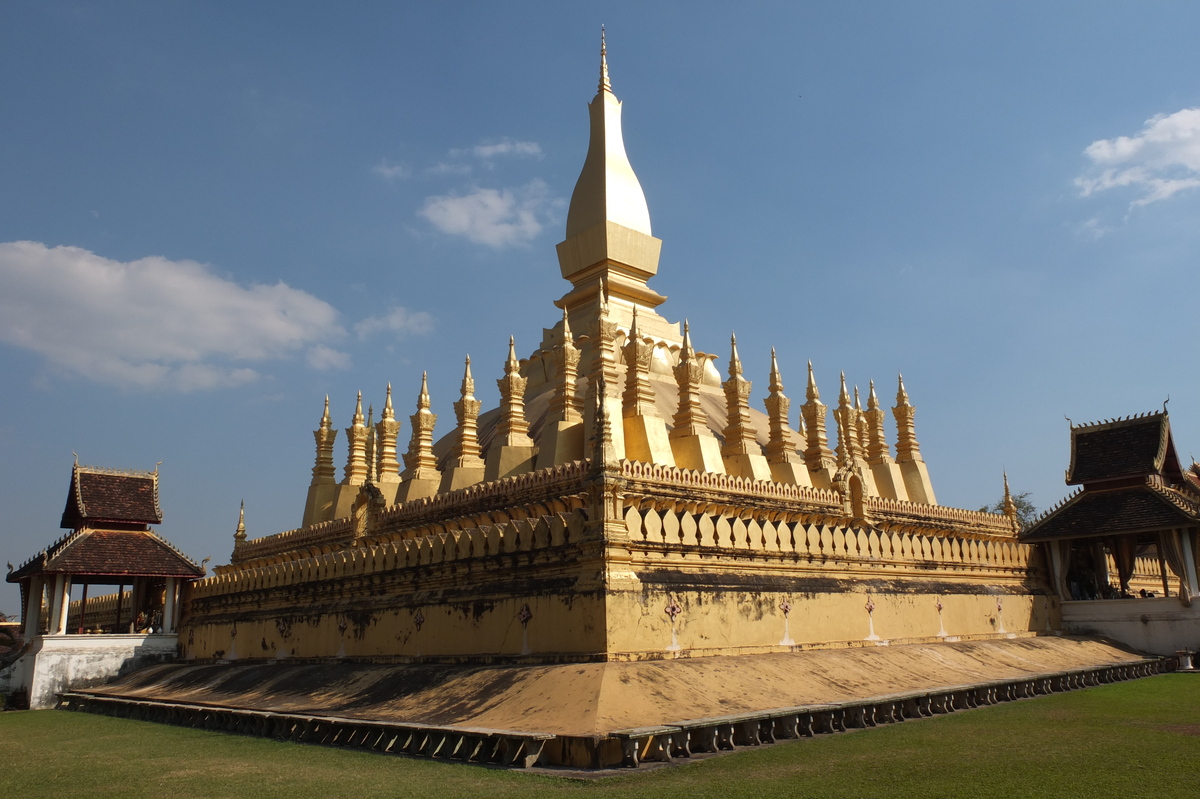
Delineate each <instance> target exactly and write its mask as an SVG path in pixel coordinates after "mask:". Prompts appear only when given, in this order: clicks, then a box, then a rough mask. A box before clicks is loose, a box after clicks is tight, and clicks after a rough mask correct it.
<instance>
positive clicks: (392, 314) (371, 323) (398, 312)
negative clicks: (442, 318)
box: [354, 305, 433, 339]
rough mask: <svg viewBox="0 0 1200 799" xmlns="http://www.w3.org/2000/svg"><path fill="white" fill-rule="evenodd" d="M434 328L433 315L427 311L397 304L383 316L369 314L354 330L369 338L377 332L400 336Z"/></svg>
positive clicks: (425, 331)
mask: <svg viewBox="0 0 1200 799" xmlns="http://www.w3.org/2000/svg"><path fill="white" fill-rule="evenodd" d="M432 329H433V317H432V316H430V315H429V314H427V313H426V312H425V311H410V310H408V309H407V308H401V307H400V306H398V305H397V306H396V307H395V308H392V310H390V311H388V312H387V313H386V314H384V315H383V316H368V317H367V318H366V319H364V320H362V321H361V322H359V323H358V324H356V325H355V326H354V332H355V333H358V337H359V338H361V339H367V338H370V337H371V336H373V335H375V334H376V333H384V332H390V333H395V334H397V335H399V336H404V335H409V334H419V333H428V332H429V331H430V330H432Z"/></svg>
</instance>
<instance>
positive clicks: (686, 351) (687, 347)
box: [679, 319, 696, 360]
mask: <svg viewBox="0 0 1200 799" xmlns="http://www.w3.org/2000/svg"><path fill="white" fill-rule="evenodd" d="M695 354H696V351H695V350H693V349H692V332H691V328H690V327H688V320H686V319H684V320H683V349H682V350H681V351H680V353H679V355H680V357H681V358H687V359H688V360H691V359H692V357H693V356H694V355H695Z"/></svg>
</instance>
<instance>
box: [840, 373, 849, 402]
mask: <svg viewBox="0 0 1200 799" xmlns="http://www.w3.org/2000/svg"><path fill="white" fill-rule="evenodd" d="M849 404H850V392H849V391H847V390H846V373H845V372H842V390H841V392H840V393H839V394H838V405H840V406H848V405H849Z"/></svg>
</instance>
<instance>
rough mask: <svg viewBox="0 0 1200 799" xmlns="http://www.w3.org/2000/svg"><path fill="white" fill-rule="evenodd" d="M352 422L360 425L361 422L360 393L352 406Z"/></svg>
mask: <svg viewBox="0 0 1200 799" xmlns="http://www.w3.org/2000/svg"><path fill="white" fill-rule="evenodd" d="M354 421H355V423H357V424H362V421H363V413H362V392H361V391H360V392H358V401H357V403H356V404H355V406H354Z"/></svg>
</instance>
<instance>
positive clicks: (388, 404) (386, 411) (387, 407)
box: [379, 381, 395, 419]
mask: <svg viewBox="0 0 1200 799" xmlns="http://www.w3.org/2000/svg"><path fill="white" fill-rule="evenodd" d="M394 415H395V409H394V408H393V407H392V384H391V382H390V381H389V382H388V384H387V396H386V397H385V398H384V400H383V415H382V416H380V417H379V418H380V419H387V418H389V417H391V416H394Z"/></svg>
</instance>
